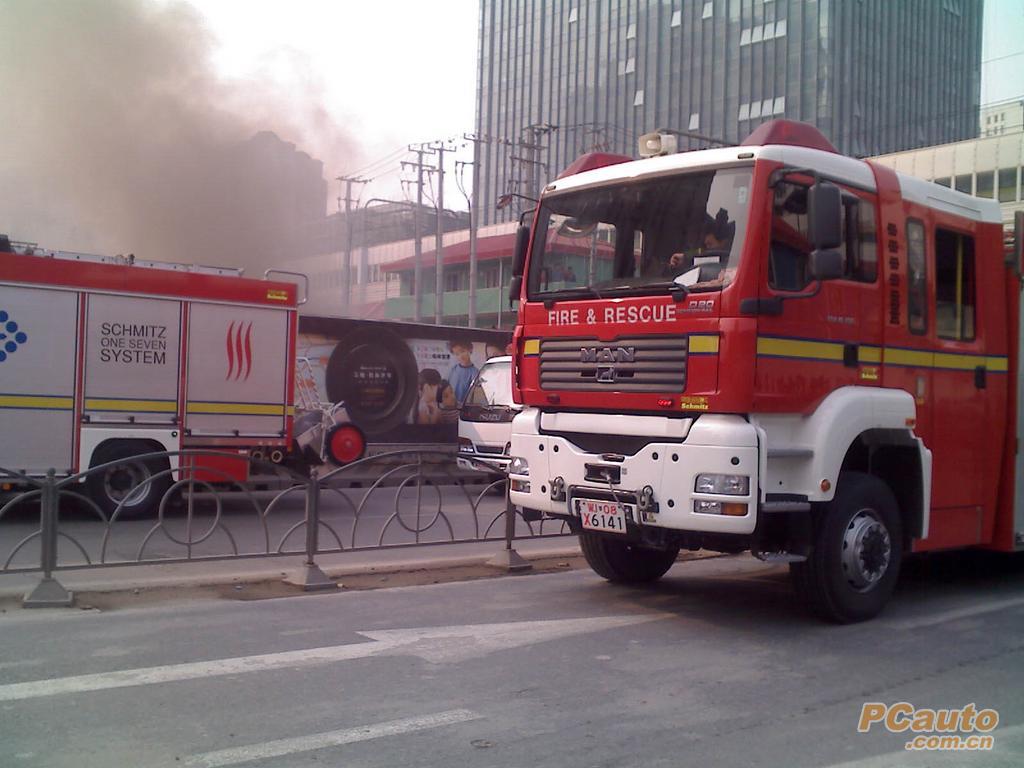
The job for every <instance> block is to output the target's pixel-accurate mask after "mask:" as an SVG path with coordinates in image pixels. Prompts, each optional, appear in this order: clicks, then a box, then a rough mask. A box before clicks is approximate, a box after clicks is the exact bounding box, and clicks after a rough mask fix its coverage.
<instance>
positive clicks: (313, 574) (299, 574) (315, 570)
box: [284, 563, 338, 592]
mask: <svg viewBox="0 0 1024 768" xmlns="http://www.w3.org/2000/svg"><path fill="white" fill-rule="evenodd" d="M284 583H285V584H291V585H292V586H294V587H302V589H303V590H304V591H306V592H312V591H313V590H316V589H337V588H338V583H337V582H336V581H335V580H334V579H332V578H331V577H330V576H328V575H327V574H326V573H324V572H323V571H322V570H321V569H320V566H319V565H317V564H316V563H304V564H303V566H302V567H301V568H300V569H299V570H298V571H296V572H295V573H293V574H292V575H291V576H288V577H287V578H286V579H285V580H284Z"/></svg>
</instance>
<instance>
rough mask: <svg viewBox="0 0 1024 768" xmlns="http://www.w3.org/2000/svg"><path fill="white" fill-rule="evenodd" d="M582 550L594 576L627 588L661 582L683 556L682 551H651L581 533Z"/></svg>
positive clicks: (677, 549)
mask: <svg viewBox="0 0 1024 768" xmlns="http://www.w3.org/2000/svg"><path fill="white" fill-rule="evenodd" d="M580 549H582V550H583V556H584V557H585V558H586V559H587V564H588V565H589V566H590V567H591V569H592V570H593V571H594V573H596V574H597V575H598V576H601V577H603V578H605V579H608V581H612V582H618V583H626V584H646V583H649V582H652V581H657V580H658V579H660V578H661V577H662V576H664V575H665V573H666V572H667V571H668V569H669V568H671V567H672V564H673V563H675V561H676V557H678V556H679V547H672V548H671V549H650V548H648V547H641V546H639V545H637V544H630V543H629V542H627V541H617V540H615V539H612V538H609V537H607V536H601V535H598V534H596V533H581V534H580Z"/></svg>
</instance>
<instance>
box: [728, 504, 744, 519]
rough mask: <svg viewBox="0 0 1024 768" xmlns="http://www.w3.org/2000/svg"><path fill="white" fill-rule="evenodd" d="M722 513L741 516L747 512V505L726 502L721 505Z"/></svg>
mask: <svg viewBox="0 0 1024 768" xmlns="http://www.w3.org/2000/svg"><path fill="white" fill-rule="evenodd" d="M722 514H723V515H732V516H733V517H743V516H744V515H745V514H747V505H746V504H736V503H733V502H727V503H725V504H723V505H722Z"/></svg>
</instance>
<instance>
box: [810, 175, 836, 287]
mask: <svg viewBox="0 0 1024 768" xmlns="http://www.w3.org/2000/svg"><path fill="white" fill-rule="evenodd" d="M842 220H843V201H842V194H841V193H840V191H839V187H837V186H836V185H835V184H829V183H828V182H827V181H818V182H816V183H815V184H814V185H813V186H812V187H811V188H810V189H809V190H807V230H808V231H807V234H808V239H809V240H810V241H811V244H812V245H813V246H814V247H815V249H820V250H828V249H832V248H838V247H839V246H840V244H841V243H842V242H843V230H842ZM820 279H825V278H820Z"/></svg>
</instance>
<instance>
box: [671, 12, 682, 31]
mask: <svg viewBox="0 0 1024 768" xmlns="http://www.w3.org/2000/svg"><path fill="white" fill-rule="evenodd" d="M681 26H683V12H682V11H672V27H681Z"/></svg>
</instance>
